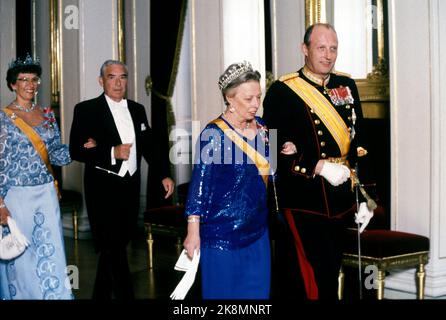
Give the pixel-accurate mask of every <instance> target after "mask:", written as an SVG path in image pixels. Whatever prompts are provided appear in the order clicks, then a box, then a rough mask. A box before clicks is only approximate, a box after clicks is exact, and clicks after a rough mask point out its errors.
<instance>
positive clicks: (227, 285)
mask: <svg viewBox="0 0 446 320" xmlns="http://www.w3.org/2000/svg"><path fill="white" fill-rule="evenodd" d="M221 119H223V120H224V118H222V117H221ZM256 120H257V122H258V134H257V136H256V137H255V139H253V140H249V139H246V138H244V140H245V141H246V142H248V143H249V144H250V145H251V146H252V147H254V148H255V149H256V150H257V151H258V152H259V153H260V154H262V155H263V156H265V157H268V144H267V143H266V141H265V132H266V130H264V129H265V127H264V126H263V125H262V123H263V122H262V120H261V119H260V118H256ZM226 123H227V122H226ZM227 124H228V125H229V126H230V128H232V127H231V125H230V124H229V123H227ZM262 133H263V134H262ZM199 152H200V154H199V158H198V159H197V160H196V164H195V165H194V170H193V173H192V179H191V183H190V186H189V194H188V200H187V204H186V215H199V216H200V221H201V222H200V241H201V248H200V250H201V261H200V266H201V274H202V294H203V298H204V299H268V298H269V291H270V273H271V271H270V269H271V267H270V245H269V237H268V227H267V213H268V209H267V192H266V185H265V183H264V181H263V180H262V176H261V175H260V174H259V170H258V169H257V167H256V165H255V164H254V163H253V162H252V161H251V160H250V159H249V158H247V156H246V154H245V153H243V151H241V149H240V148H239V147H237V146H236V145H235V144H234V143H233V142H232V141H231V140H230V139H229V138H228V137H227V136H225V134H224V132H223V131H222V130H221V129H220V128H219V127H217V125H216V124H213V123H210V124H208V125H207V126H206V128H205V129H204V130H203V131H202V132H201V134H200V149H199Z"/></svg>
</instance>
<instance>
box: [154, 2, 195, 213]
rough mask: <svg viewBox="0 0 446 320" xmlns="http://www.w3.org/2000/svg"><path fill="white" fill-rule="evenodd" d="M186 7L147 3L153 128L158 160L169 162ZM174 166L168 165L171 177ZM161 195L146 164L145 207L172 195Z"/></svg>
mask: <svg viewBox="0 0 446 320" xmlns="http://www.w3.org/2000/svg"><path fill="white" fill-rule="evenodd" d="M186 9H187V0H163V1H158V0H155V1H151V2H150V39H151V49H150V68H151V80H152V81H151V82H152V87H151V91H152V94H151V98H152V129H153V134H154V138H155V139H157V141H158V142H159V144H160V147H161V150H160V151H161V154H162V159H161V161H167V162H168V163H170V162H169V131H170V129H171V127H172V125H174V124H175V117H174V114H173V109H172V104H171V97H172V95H173V91H174V88H175V80H176V76H177V71H178V63H179V59H180V52H181V42H182V38H183V31H184V21H185V18H186ZM173 169H174V168H173V166H172V165H170V170H171V177H172V174H173ZM164 194H165V191H164V189H163V188H162V185H161V183H160V181H159V178H157V177H156V172H153V170H151V168H150V167H149V173H148V179H147V199H146V200H147V209H149V208H156V207H160V206H164V205H169V204H171V203H172V198H170V199H168V200H165V199H164Z"/></svg>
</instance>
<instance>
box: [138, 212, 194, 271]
mask: <svg viewBox="0 0 446 320" xmlns="http://www.w3.org/2000/svg"><path fill="white" fill-rule="evenodd" d="M144 225H145V226H146V230H147V248H148V256H149V257H148V266H149V269H153V241H154V240H153V234H154V233H158V234H165V235H171V236H175V237H177V251H178V255H179V254H180V253H181V247H182V238H183V237H184V236H185V234H186V231H187V228H186V219H185V218H184V206H183V205H173V206H166V207H160V208H153V209H149V210H147V211H146V212H144Z"/></svg>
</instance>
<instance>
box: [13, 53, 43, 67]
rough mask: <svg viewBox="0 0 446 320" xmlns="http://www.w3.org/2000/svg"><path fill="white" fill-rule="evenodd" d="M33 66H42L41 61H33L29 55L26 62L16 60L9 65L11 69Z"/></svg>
mask: <svg viewBox="0 0 446 320" xmlns="http://www.w3.org/2000/svg"><path fill="white" fill-rule="evenodd" d="M31 65H38V66H40V60H39V58H36V59H33V58H32V57H31V56H30V55H29V53H28V54H27V55H26V58H25V60H22V59H20V58H17V59H16V60H12V61H11V63H9V65H8V66H9V69H12V68H15V67H20V66H31Z"/></svg>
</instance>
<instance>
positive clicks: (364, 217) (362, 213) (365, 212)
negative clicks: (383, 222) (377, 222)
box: [355, 202, 373, 233]
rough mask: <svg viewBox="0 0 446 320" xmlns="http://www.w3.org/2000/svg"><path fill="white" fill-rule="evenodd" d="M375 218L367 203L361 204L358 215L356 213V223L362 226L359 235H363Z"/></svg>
mask: <svg viewBox="0 0 446 320" xmlns="http://www.w3.org/2000/svg"><path fill="white" fill-rule="evenodd" d="M372 217H373V210H369V208H368V207H367V203H366V202H361V203H360V205H359V210H358V213H355V222H356V223H357V224H360V229H359V233H362V232H363V231H364V229H365V227H367V225H368V224H369V222H370V219H372Z"/></svg>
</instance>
